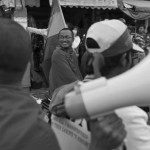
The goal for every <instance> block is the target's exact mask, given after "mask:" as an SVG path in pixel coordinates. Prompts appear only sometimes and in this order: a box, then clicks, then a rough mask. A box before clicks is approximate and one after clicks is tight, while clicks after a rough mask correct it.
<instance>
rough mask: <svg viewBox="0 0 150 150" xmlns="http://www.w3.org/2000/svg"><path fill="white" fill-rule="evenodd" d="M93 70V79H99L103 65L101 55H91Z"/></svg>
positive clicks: (103, 61)
mask: <svg viewBox="0 0 150 150" xmlns="http://www.w3.org/2000/svg"><path fill="white" fill-rule="evenodd" d="M93 57H94V60H93V70H94V75H95V78H99V77H101V72H100V70H101V68H102V67H103V66H104V65H105V60H104V57H103V55H102V54H101V53H98V52H97V53H93Z"/></svg>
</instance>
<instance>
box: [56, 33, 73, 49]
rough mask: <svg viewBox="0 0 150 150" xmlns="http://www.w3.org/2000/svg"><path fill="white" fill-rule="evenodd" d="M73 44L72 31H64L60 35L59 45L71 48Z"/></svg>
mask: <svg viewBox="0 0 150 150" xmlns="http://www.w3.org/2000/svg"><path fill="white" fill-rule="evenodd" d="M72 42H73V35H72V32H71V31H70V30H62V31H61V32H60V33H59V45H60V46H61V47H62V48H70V47H71V46H72Z"/></svg>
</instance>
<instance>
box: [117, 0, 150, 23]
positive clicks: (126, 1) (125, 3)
mask: <svg viewBox="0 0 150 150" xmlns="http://www.w3.org/2000/svg"><path fill="white" fill-rule="evenodd" d="M118 7H119V8H120V10H122V11H123V12H124V13H125V14H127V15H128V16H130V17H131V18H133V19H135V20H145V19H149V18H150V1H146V0H118Z"/></svg>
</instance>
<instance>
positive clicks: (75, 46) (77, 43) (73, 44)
mask: <svg viewBox="0 0 150 150" xmlns="http://www.w3.org/2000/svg"><path fill="white" fill-rule="evenodd" d="M80 42H81V39H80V37H79V36H75V38H74V41H73V43H72V48H73V49H74V48H77V47H78V46H79V44H80Z"/></svg>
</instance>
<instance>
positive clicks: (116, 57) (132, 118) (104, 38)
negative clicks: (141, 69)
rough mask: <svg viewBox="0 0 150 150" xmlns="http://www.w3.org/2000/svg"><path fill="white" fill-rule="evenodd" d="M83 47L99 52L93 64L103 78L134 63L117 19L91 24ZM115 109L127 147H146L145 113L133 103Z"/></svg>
mask: <svg viewBox="0 0 150 150" xmlns="http://www.w3.org/2000/svg"><path fill="white" fill-rule="evenodd" d="M86 47H87V50H88V51H89V52H91V53H95V52H97V53H96V55H99V57H95V60H94V62H93V64H94V65H96V66H98V68H97V69H99V72H100V74H101V75H102V76H105V77H106V78H111V77H114V76H116V75H119V74H121V73H123V72H125V71H127V70H129V69H130V68H131V67H133V65H134V64H133V59H132V56H134V50H133V44H132V41H131V38H130V35H129V32H128V29H127V26H126V25H125V24H124V23H122V22H121V21H118V20H108V21H103V22H97V23H95V24H93V25H92V26H91V27H90V28H89V30H88V32H87V36H86ZM96 59H100V60H96ZM95 62H96V63H95ZM97 62H98V63H99V62H101V63H99V64H98V63H97ZM93 67H94V66H93ZM118 88H121V87H118ZM127 94H128V93H127ZM115 112H116V113H117V115H118V116H119V117H120V118H122V120H123V121H124V124H125V127H126V130H127V138H126V141H125V143H126V147H127V150H148V149H149V146H150V127H149V126H148V125H147V120H148V116H147V114H146V113H145V112H144V111H143V110H142V109H140V108H139V107H137V106H131V107H126V108H122V109H118V110H115Z"/></svg>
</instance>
